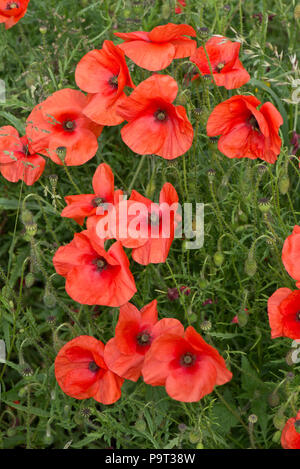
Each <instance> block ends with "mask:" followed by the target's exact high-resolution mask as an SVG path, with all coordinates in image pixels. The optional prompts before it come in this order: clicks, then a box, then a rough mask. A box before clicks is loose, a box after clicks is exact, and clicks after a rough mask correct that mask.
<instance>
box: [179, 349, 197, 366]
mask: <svg viewBox="0 0 300 469" xmlns="http://www.w3.org/2000/svg"><path fill="white" fill-rule="evenodd" d="M195 361H196V355H193V354H192V353H190V352H187V353H185V354H184V355H182V356H181V357H180V365H181V366H185V367H189V366H193V365H194V363H195Z"/></svg>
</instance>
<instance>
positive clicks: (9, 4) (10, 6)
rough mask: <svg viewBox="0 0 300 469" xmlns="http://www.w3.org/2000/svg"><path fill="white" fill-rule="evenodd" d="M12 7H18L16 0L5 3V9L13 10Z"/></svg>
mask: <svg viewBox="0 0 300 469" xmlns="http://www.w3.org/2000/svg"><path fill="white" fill-rule="evenodd" d="M14 8H19V4H18V3H16V2H10V3H8V4H7V5H6V9H7V10H13V9H14Z"/></svg>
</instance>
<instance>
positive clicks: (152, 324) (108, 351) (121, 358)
mask: <svg viewBox="0 0 300 469" xmlns="http://www.w3.org/2000/svg"><path fill="white" fill-rule="evenodd" d="M181 329H182V325H181V323H180V322H179V321H178V320H177V319H173V318H164V319H161V320H160V321H158V320H157V301H156V300H153V301H152V302H151V303H149V304H148V305H146V306H144V307H143V308H142V309H141V311H139V310H138V309H137V308H136V307H135V306H134V305H132V304H130V303H127V304H125V305H123V306H121V308H120V316H119V321H118V323H117V326H116V331H115V337H113V338H112V339H110V340H109V341H108V342H107V344H106V346H105V350H104V358H105V361H106V363H107V365H108V366H109V368H110V369H111V370H112V371H113V372H114V373H116V374H118V375H119V376H122V377H123V378H126V379H129V380H131V381H137V380H138V379H139V377H140V376H141V370H142V366H143V363H144V358H145V354H146V353H147V351H148V350H149V348H150V347H151V343H152V342H153V340H154V339H156V338H157V337H159V336H160V335H162V334H165V333H168V334H178V333H179V334H180V332H181Z"/></svg>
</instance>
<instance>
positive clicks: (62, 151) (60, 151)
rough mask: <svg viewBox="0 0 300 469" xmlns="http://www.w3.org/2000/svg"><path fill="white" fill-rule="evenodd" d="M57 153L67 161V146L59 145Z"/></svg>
mask: <svg viewBox="0 0 300 469" xmlns="http://www.w3.org/2000/svg"><path fill="white" fill-rule="evenodd" d="M56 154H57V156H58V158H59V159H60V160H61V161H62V162H64V161H65V158H66V154H67V149H66V147H57V148H56Z"/></svg>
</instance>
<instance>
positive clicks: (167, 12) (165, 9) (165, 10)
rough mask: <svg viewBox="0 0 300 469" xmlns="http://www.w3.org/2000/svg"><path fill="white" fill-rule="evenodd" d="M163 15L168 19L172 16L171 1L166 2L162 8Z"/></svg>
mask: <svg viewBox="0 0 300 469" xmlns="http://www.w3.org/2000/svg"><path fill="white" fill-rule="evenodd" d="M161 14H162V17H163V18H164V19H165V20H167V19H168V18H169V17H170V14H171V8H170V3H169V2H164V4H163V6H162V10H161Z"/></svg>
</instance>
